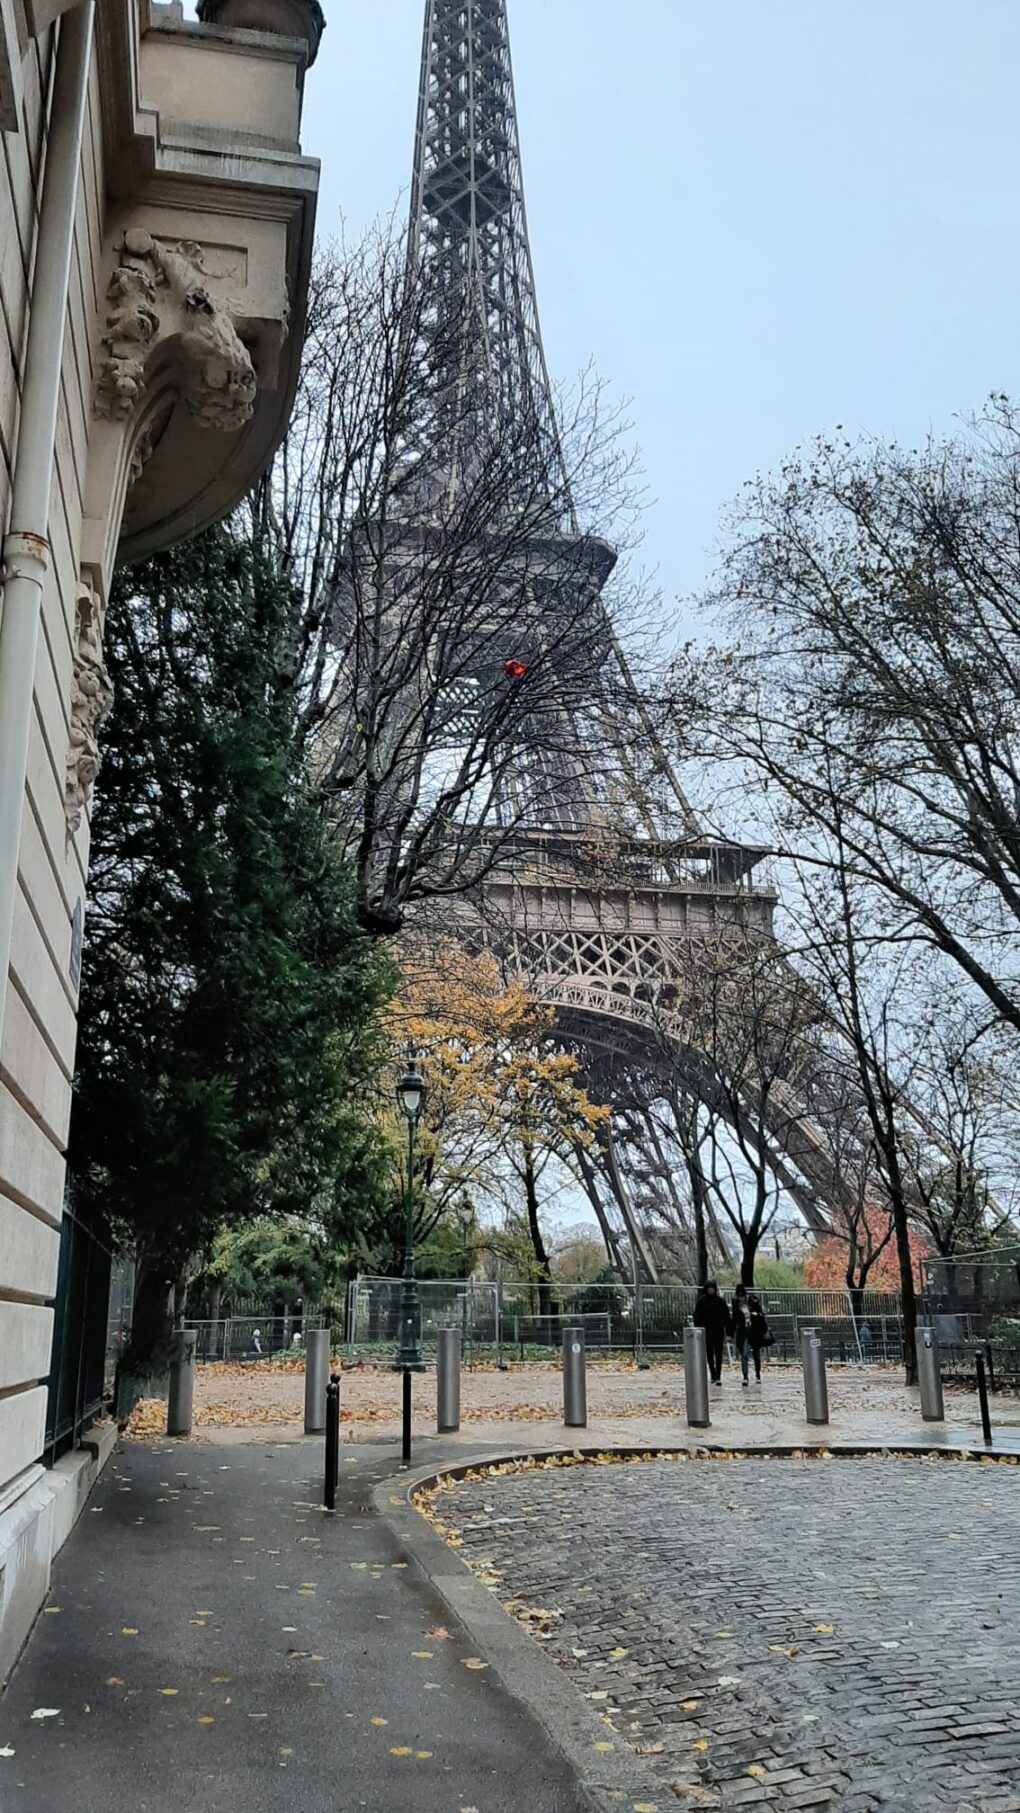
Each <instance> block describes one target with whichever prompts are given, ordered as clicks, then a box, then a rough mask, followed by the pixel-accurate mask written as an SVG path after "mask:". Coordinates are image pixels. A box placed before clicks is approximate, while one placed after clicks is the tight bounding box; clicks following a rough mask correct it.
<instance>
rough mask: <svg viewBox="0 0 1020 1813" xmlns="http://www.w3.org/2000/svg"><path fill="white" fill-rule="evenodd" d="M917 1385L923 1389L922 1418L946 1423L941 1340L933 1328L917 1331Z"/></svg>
mask: <svg viewBox="0 0 1020 1813" xmlns="http://www.w3.org/2000/svg"><path fill="white" fill-rule="evenodd" d="M916 1340H917V1383H918V1385H919V1386H920V1388H921V1418H922V1420H923V1421H924V1422H926V1423H944V1422H945V1420H946V1407H945V1404H944V1402H943V1399H942V1367H941V1365H940V1363H939V1338H938V1335H937V1334H936V1333H935V1330H934V1329H933V1328H919V1329H918V1330H917V1336H916Z"/></svg>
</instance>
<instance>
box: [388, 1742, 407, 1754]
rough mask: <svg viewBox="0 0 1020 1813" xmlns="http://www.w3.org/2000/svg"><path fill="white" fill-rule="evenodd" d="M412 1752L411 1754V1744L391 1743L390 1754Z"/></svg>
mask: <svg viewBox="0 0 1020 1813" xmlns="http://www.w3.org/2000/svg"><path fill="white" fill-rule="evenodd" d="M410 1754H411V1746H410V1744H391V1745H390V1755H391V1756H410Z"/></svg>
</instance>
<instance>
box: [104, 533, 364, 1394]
mask: <svg viewBox="0 0 1020 1813" xmlns="http://www.w3.org/2000/svg"><path fill="white" fill-rule="evenodd" d="M291 608H292V596H291V593H290V590H289V588H288V585H287V583H286V581H285V580H284V579H283V578H282V577H281V575H280V573H279V571H278V569H276V568H274V567H273V566H272V565H271V564H270V563H267V562H266V561H265V559H264V558H263V557H262V556H261V555H260V554H259V553H258V551H257V550H256V549H254V548H253V547H252V546H251V544H250V543H248V542H246V541H245V540H244V539H242V538H240V537H237V536H235V535H234V534H233V533H232V532H231V530H230V529H229V528H227V529H218V530H215V531H213V532H211V533H209V534H207V535H205V536H203V537H201V538H200V539H199V540H197V541H194V542H192V543H190V544H188V545H186V546H184V547H182V548H176V549H173V550H171V551H170V552H168V553H166V554H160V555H157V556H154V557H153V558H152V559H150V560H148V561H146V562H144V563H142V564H141V565H138V566H135V567H133V568H131V569H129V570H126V571H125V572H123V573H122V574H121V575H120V576H119V578H118V581H117V583H116V586H115V588H114V593H113V597H112V599H111V602H110V608H109V613H108V617H107V624H106V654H107V661H108V663H109V667H110V673H111V677H112V680H113V683H114V687H115V704H114V708H113V712H112V715H111V718H110V720H109V723H108V725H107V729H106V736H105V756H104V763H103V770H102V774H101V777H100V780H99V783H98V786H97V789H96V800H95V810H94V816H93V824H92V877H91V894H90V907H89V914H88V922H87V927H86V932H87V936H86V945H85V955H84V963H83V977H82V1001H81V1020H80V1035H79V1051H78V1073H77V1078H76V1089H75V1103H74V1111H73V1117H72V1127H71V1147H70V1164H71V1170H72V1177H73V1180H74V1185H75V1189H76V1192H77V1195H78V1198H79V1200H80V1201H81V1202H83V1204H84V1205H85V1206H86V1207H87V1208H89V1209H90V1210H91V1211H92V1212H93V1213H97V1214H99V1215H100V1216H101V1217H102V1218H103V1219H104V1220H105V1222H106V1223H107V1225H109V1226H110V1227H111V1228H112V1229H113V1230H114V1231H115V1232H117V1233H120V1234H121V1235H127V1236H130V1238H131V1239H132V1240H133V1241H134V1243H135V1245H136V1249H137V1252H138V1258H139V1284H138V1291H137V1295H136V1312H135V1337H136V1338H135V1341H134V1343H133V1347H134V1349H135V1357H136V1358H139V1359H141V1358H142V1357H143V1356H146V1355H148V1354H151V1353H152V1352H153V1351H155V1349H156V1348H157V1347H158V1345H159V1341H160V1337H161V1335H162V1333H163V1332H164V1331H165V1329H166V1306H167V1300H168V1295H169V1288H170V1286H171V1285H172V1284H173V1283H174V1282H175V1281H176V1280H177V1279H179V1277H180V1276H181V1274H182V1271H183V1268H184V1266H185V1264H186V1262H187V1260H188V1259H189V1257H190V1256H191V1255H193V1254H194V1253H195V1252H196V1251H198V1250H200V1249H201V1248H202V1247H203V1245H204V1244H206V1243H207V1242H208V1240H209V1238H210V1237H211V1233H212V1230H213V1229H214V1228H215V1227H217V1226H219V1225H221V1224H223V1223H229V1222H233V1221H237V1220H239V1219H241V1218H244V1217H250V1216H255V1215H260V1214H264V1213H266V1212H270V1213H292V1212H297V1211H301V1212H307V1211H309V1210H311V1209H314V1211H315V1213H316V1214H317V1215H319V1216H320V1217H321V1218H322V1219H323V1220H325V1221H328V1222H330V1223H331V1224H332V1225H333V1226H334V1227H346V1228H347V1229H348V1230H349V1231H355V1230H356V1229H357V1228H358V1226H359V1225H360V1224H363V1223H368V1224H371V1222H372V1220H373V1217H374V1216H375V1214H376V1213H377V1211H378V1210H379V1208H380V1206H381V1204H382V1201H383V1197H384V1194H385V1190H386V1182H385V1179H384V1177H383V1174H382V1162H383V1161H382V1157H381V1152H380V1148H379V1141H378V1135H377V1134H376V1132H375V1130H374V1127H373V1125H372V1122H371V1120H370V1118H369V1116H368V1115H367V1113H365V1112H363V1110H362V1109H361V1107H360V1105H359V1102H360V1100H361V1099H362V1098H363V1095H364V1093H365V1085H366V1084H367V1083H369V1082H370V1081H371V1079H372V1077H373V1076H374V1074H375V1071H376V1069H377V1068H378V1065H379V1063H380V1062H381V1059H382V1045H381V1041H380V1037H379V1034H378V1031H377V1027H376V1009H377V1006H378V1005H379V1004H380V1002H381V999H382V998H383V996H384V994H385V992H386V986H387V983H386V974H387V972H386V966H385V960H384V959H383V958H382V957H381V956H380V954H379V953H378V952H377V951H376V950H375V949H374V948H373V947H372V945H371V943H370V941H369V940H367V939H366V938H365V936H364V934H363V933H361V932H360V931H359V929H358V927H357V925H356V922H355V918H354V912H353V902H352V888H351V883H350V878H349V875H348V873H347V872H346V871H345V869H344V868H343V866H342V864H341V863H340V861H339V859H338V857H337V855H336V853H335V851H334V849H333V848H332V846H331V844H330V840H329V836H328V832H327V828H326V826H325V825H324V822H323V820H322V818H321V816H320V812H319V809H318V806H317V804H316V800H315V797H314V792H313V789H312V787H311V786H310V784H309V781H308V778H307V774H306V771H305V765H304V758H303V753H302V746H301V742H300V739H299V737H298V735H297V730H296V718H297V712H296V701H295V695H294V689H293V686H292V683H291V679H290V672H291V668H290V664H289V662H288V658H287V657H288V647H289V640H288V637H289V631H290V628H291Z"/></svg>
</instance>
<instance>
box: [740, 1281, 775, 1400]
mask: <svg viewBox="0 0 1020 1813" xmlns="http://www.w3.org/2000/svg"><path fill="white" fill-rule="evenodd" d="M732 1320H733V1339H734V1342H735V1343H736V1348H737V1352H738V1353H739V1355H740V1372H741V1379H742V1383H743V1384H744V1386H745V1387H746V1386H747V1384H748V1374H749V1372H750V1369H751V1362H752V1360H753V1361H754V1377H755V1383H756V1384H758V1385H760V1384H761V1355H762V1348H763V1347H771V1346H772V1343H773V1340H774V1336H773V1334H772V1331H771V1329H770V1328H769V1324H768V1317H767V1316H766V1314H765V1311H764V1309H763V1308H762V1304H761V1298H760V1297H756V1296H754V1294H753V1293H750V1292H749V1291H748V1289H747V1286H746V1284H738V1285H737V1288H736V1290H735V1291H734V1293H733V1310H732Z"/></svg>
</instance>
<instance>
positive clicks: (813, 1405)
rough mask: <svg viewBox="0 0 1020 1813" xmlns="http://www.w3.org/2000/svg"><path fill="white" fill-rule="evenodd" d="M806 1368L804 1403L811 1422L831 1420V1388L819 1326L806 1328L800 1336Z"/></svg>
mask: <svg viewBox="0 0 1020 1813" xmlns="http://www.w3.org/2000/svg"><path fill="white" fill-rule="evenodd" d="M800 1358H801V1364H802V1366H803V1368H804V1404H805V1411H806V1416H807V1421H808V1422H809V1423H827V1422H828V1420H829V1390H828V1386H827V1385H826V1382H825V1348H824V1347H823V1346H822V1337H821V1335H820V1334H819V1333H818V1330H817V1328H804V1329H802V1330H801V1336H800Z"/></svg>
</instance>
